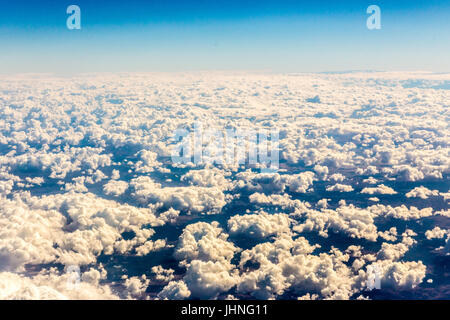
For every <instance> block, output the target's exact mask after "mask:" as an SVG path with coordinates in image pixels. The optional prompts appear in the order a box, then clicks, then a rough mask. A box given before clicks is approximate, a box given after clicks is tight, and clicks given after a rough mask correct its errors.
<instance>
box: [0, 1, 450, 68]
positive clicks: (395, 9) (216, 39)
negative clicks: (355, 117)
mask: <svg viewBox="0 0 450 320" xmlns="http://www.w3.org/2000/svg"><path fill="white" fill-rule="evenodd" d="M0 4H1V7H0V43H1V50H0V73H11V72H13V73H14V72H58V73H73V72H97V71H188V70H224V69H225V70H266V71H275V72H311V71H317V72H320V71H343V70H369V69H370V70H429V71H436V72H448V71H450V54H449V52H450V1H434V0H427V1H417V0H410V1H406V0H404V1H395V0H390V1H361V0H352V1H323V0H316V1H312V0H311V1H301V0H297V1H293V0H278V1H275V0H259V1H255V0H240V1H235V0H227V1H226V0H201V1H200V0H196V1H175V0H159V1H137V0H127V1H115V0H109V1H80V0H71V1H62V0H54V1H23V0H16V1H3V0H1V1H0ZM70 4H76V5H78V6H79V7H80V8H81V23H82V29H81V30H68V29H67V28H66V19H67V17H68V15H67V14H66V8H67V6H68V5H70ZM371 4H376V5H378V6H379V7H380V8H381V19H382V20H381V23H382V29H381V30H372V31H370V30H368V29H367V28H366V19H367V18H368V16H369V15H368V14H366V8H367V7H368V6H369V5H371Z"/></svg>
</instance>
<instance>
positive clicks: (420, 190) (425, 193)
mask: <svg viewBox="0 0 450 320" xmlns="http://www.w3.org/2000/svg"><path fill="white" fill-rule="evenodd" d="M438 195H439V191H438V190H430V189H428V188H425V187H424V186H420V187H415V188H414V189H413V190H411V191H409V192H408V193H407V194H406V197H407V198H420V199H428V198H429V197H430V196H438Z"/></svg>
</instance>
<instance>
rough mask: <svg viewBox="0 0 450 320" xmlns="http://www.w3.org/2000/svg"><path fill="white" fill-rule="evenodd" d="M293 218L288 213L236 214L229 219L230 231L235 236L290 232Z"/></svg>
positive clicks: (252, 236) (260, 235)
mask: <svg viewBox="0 0 450 320" xmlns="http://www.w3.org/2000/svg"><path fill="white" fill-rule="evenodd" d="M290 225H291V219H290V218H289V216H288V215H287V214H283V213H280V214H268V213H266V212H261V213H257V214H246V215H242V216H239V215H236V216H233V217H231V218H230V219H229V220H228V231H229V233H230V235H233V236H244V237H250V238H265V237H268V236H271V235H277V234H281V233H290V232H291V229H290Z"/></svg>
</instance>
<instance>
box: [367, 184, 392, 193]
mask: <svg viewBox="0 0 450 320" xmlns="http://www.w3.org/2000/svg"><path fill="white" fill-rule="evenodd" d="M361 193H365V194H397V192H396V191H395V190H394V189H392V188H391V187H388V186H385V185H384V184H380V185H379V186H377V187H374V188H369V187H367V188H364V189H362V190H361Z"/></svg>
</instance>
